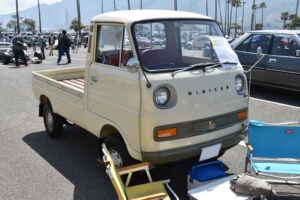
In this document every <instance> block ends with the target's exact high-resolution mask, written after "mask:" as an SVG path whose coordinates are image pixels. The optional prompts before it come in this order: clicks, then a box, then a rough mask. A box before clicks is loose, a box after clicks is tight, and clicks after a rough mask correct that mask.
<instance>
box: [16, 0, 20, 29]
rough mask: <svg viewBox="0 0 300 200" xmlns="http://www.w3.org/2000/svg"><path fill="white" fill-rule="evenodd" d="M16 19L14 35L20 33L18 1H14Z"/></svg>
mask: <svg viewBox="0 0 300 200" xmlns="http://www.w3.org/2000/svg"><path fill="white" fill-rule="evenodd" d="M16 17H17V27H16V29H15V31H16V33H20V22H19V5H18V0H16Z"/></svg>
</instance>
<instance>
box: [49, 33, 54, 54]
mask: <svg viewBox="0 0 300 200" xmlns="http://www.w3.org/2000/svg"><path fill="white" fill-rule="evenodd" d="M55 40H56V37H55V35H53V33H50V36H49V38H48V43H49V51H50V52H49V56H53V45H54V44H55Z"/></svg>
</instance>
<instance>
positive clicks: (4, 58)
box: [3, 56, 10, 65]
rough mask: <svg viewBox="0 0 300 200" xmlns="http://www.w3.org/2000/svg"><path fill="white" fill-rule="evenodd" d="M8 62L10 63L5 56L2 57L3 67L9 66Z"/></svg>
mask: <svg viewBox="0 0 300 200" xmlns="http://www.w3.org/2000/svg"><path fill="white" fill-rule="evenodd" d="M9 61H10V59H9V57H7V56H4V57H3V64H4V65H8V64H9Z"/></svg>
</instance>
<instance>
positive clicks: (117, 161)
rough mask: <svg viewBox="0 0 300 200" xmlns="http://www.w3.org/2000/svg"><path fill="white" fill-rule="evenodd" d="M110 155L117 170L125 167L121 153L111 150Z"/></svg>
mask: <svg viewBox="0 0 300 200" xmlns="http://www.w3.org/2000/svg"><path fill="white" fill-rule="evenodd" d="M110 155H111V158H112V159H113V161H114V163H115V166H116V167H117V168H119V167H122V166H123V160H122V157H121V155H120V154H119V152H117V151H116V150H114V149H112V150H110Z"/></svg>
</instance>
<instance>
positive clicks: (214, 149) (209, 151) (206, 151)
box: [199, 144, 222, 162]
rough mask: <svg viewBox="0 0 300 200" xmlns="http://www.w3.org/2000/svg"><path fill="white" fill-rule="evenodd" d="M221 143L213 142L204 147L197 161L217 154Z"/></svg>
mask: <svg viewBox="0 0 300 200" xmlns="http://www.w3.org/2000/svg"><path fill="white" fill-rule="evenodd" d="M221 146H222V144H215V145H212V146H208V147H204V148H203V149H202V150H201V154H200V157H199V162H201V161H204V160H208V159H210V158H214V157H216V156H218V155H219V153H220V149H221Z"/></svg>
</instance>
